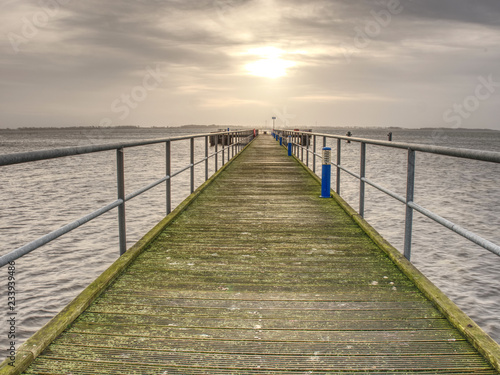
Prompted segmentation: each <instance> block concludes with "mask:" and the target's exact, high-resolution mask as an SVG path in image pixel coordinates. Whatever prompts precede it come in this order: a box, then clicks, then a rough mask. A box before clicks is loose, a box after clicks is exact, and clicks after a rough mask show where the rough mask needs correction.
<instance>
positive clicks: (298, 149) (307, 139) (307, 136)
mask: <svg viewBox="0 0 500 375" xmlns="http://www.w3.org/2000/svg"><path fill="white" fill-rule="evenodd" d="M274 134H276V135H277V136H278V137H281V138H282V143H283V145H285V146H288V143H289V142H290V143H291V144H292V152H293V154H294V155H295V156H296V157H297V158H298V159H300V160H301V161H302V162H303V163H304V164H305V165H306V166H307V167H309V155H312V159H313V160H312V165H313V168H312V171H313V172H314V173H316V157H319V158H321V157H322V155H321V154H319V153H317V152H316V150H317V147H318V138H320V139H321V138H322V147H326V144H327V139H336V140H337V150H336V151H337V160H336V162H335V163H334V162H330V164H331V165H332V166H334V167H335V168H336V177H337V178H336V190H335V192H336V193H337V194H338V195H339V196H340V193H341V191H340V181H341V171H344V172H346V173H348V174H349V175H351V176H353V177H355V178H356V179H358V180H359V210H358V213H359V215H360V216H361V217H364V211H365V188H366V184H368V185H370V186H372V187H374V188H376V189H378V190H380V191H381V192H383V193H385V194H387V195H389V196H390V197H392V198H394V199H396V200H398V201H399V202H401V203H403V204H404V205H405V206H406V213H405V232H404V256H405V257H406V258H407V259H408V260H410V258H411V240H412V227H413V211H414V210H415V211H417V212H419V213H421V214H422V215H424V216H426V217H428V218H429V219H431V220H434V221H435V222H437V223H439V224H441V225H443V226H444V227H446V228H448V229H449V230H451V231H453V232H455V233H457V234H459V235H461V236H462V237H464V238H466V239H468V240H469V241H471V242H473V243H475V244H477V245H479V246H481V247H482V248H484V249H486V250H489V251H490V252H492V253H494V254H496V255H498V256H500V246H498V245H496V244H494V243H493V242H491V241H488V240H486V239H484V238H482V237H481V236H479V235H477V234H475V233H473V232H472V231H470V230H467V229H465V228H463V227H461V226H460V225H457V224H455V223H453V222H451V221H449V220H447V219H445V218H443V217H441V216H439V215H438V214H436V213H434V212H432V211H430V210H428V209H427V208H424V207H422V206H420V205H419V204H417V203H415V202H414V191H415V156H416V152H423V153H431V154H437V155H445V156H451V157H457V158H465V159H471V160H479V161H486V162H492V163H500V152H494V151H482V150H470V149H460V148H450V147H442V146H434V145H423V144H411V143H401V142H389V141H378V140H371V139H364V138H355V137H348V136H339V135H331V134H322V133H312V132H300V131H288V130H275V131H274ZM311 139H312V141H311ZM342 141H347V142H357V143H360V146H361V147H360V165H359V174H358V173H356V172H353V171H351V170H349V169H347V168H345V167H343V166H342V165H341V160H342ZM367 144H370V145H377V146H383V147H392V148H398V149H404V150H407V152H408V158H407V175H406V180H407V181H406V196H405V197H403V196H401V195H399V194H397V193H395V192H393V191H390V190H389V189H386V188H385V187H383V186H381V185H379V184H377V183H375V182H373V181H371V180H369V179H367V178H366V145H367ZM304 152H305V154H306V157H305V161H304Z"/></svg>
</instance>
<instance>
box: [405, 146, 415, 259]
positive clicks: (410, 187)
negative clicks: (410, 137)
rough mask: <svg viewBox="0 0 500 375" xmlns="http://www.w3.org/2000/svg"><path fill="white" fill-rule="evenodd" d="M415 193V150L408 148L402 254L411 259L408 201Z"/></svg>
mask: <svg viewBox="0 0 500 375" xmlns="http://www.w3.org/2000/svg"><path fill="white" fill-rule="evenodd" d="M414 194H415V151H414V150H412V149H408V172H407V182H406V218H405V245H404V256H405V258H406V259H408V260H411V234H412V226H413V208H411V207H410V206H408V203H410V202H413V197H414Z"/></svg>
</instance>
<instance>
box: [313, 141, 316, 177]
mask: <svg viewBox="0 0 500 375" xmlns="http://www.w3.org/2000/svg"><path fill="white" fill-rule="evenodd" d="M313 172H314V173H316V136H315V135H313Z"/></svg>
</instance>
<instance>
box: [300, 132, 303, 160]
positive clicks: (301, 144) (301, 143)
mask: <svg viewBox="0 0 500 375" xmlns="http://www.w3.org/2000/svg"><path fill="white" fill-rule="evenodd" d="M303 140H304V135H303V134H302V135H301V136H300V146H301V147H300V161H301V162H302V163H303V162H304V144H303V143H304V142H303Z"/></svg>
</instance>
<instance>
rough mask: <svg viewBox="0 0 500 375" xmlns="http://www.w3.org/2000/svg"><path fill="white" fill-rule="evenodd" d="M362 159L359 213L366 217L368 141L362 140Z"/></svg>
mask: <svg viewBox="0 0 500 375" xmlns="http://www.w3.org/2000/svg"><path fill="white" fill-rule="evenodd" d="M360 146H361V160H360V167H359V169H360V171H359V176H360V180H359V215H360V216H361V217H365V182H364V181H363V178H365V177H366V176H365V173H366V143H365V142H361V145H360Z"/></svg>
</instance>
